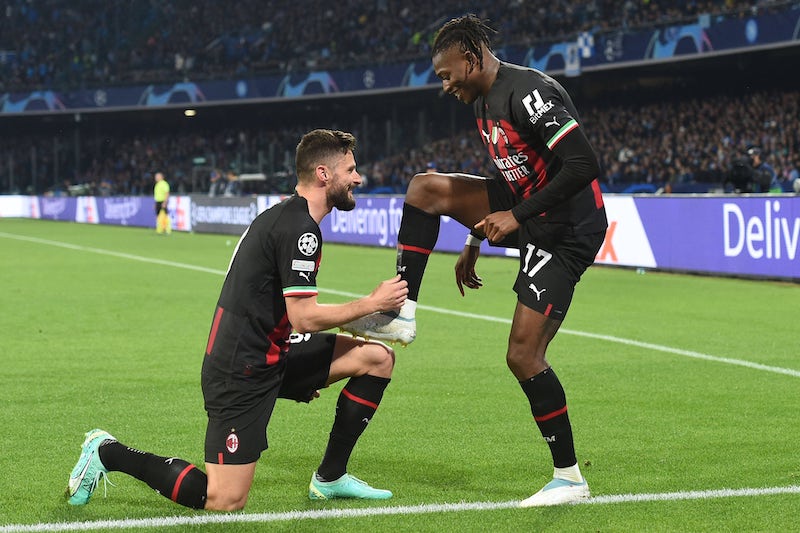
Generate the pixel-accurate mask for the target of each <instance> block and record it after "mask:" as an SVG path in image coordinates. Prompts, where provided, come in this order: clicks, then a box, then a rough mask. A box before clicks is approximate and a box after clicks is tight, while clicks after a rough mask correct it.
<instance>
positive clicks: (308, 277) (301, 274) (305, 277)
mask: <svg viewBox="0 0 800 533" xmlns="http://www.w3.org/2000/svg"><path fill="white" fill-rule="evenodd" d="M297 275H298V276H300V277H301V278H303V279H304V280H306V281H307V282H309V283H311V277H310V276H309V275H308V272H298V273H297Z"/></svg>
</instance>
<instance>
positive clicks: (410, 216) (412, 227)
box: [397, 204, 439, 302]
mask: <svg viewBox="0 0 800 533" xmlns="http://www.w3.org/2000/svg"><path fill="white" fill-rule="evenodd" d="M438 238H439V215H431V214H429V213H426V212H425V211H423V210H421V209H418V208H416V207H414V206H413V205H409V204H403V221H402V222H401V223H400V231H399V232H398V234H397V273H398V274H400V277H401V278H402V279H404V280H406V281H407V282H408V299H409V300H413V301H415V302H416V301H417V298H419V288H420V285H422V276H423V274H425V266H426V265H427V264H428V256H429V255H431V252H432V251H433V247H434V246H436V239H438Z"/></svg>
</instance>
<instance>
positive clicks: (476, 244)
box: [464, 233, 483, 248]
mask: <svg viewBox="0 0 800 533" xmlns="http://www.w3.org/2000/svg"><path fill="white" fill-rule="evenodd" d="M482 242H483V239H479V238H477V237H476V236H475V235H473V234H472V233H468V234H467V242H465V243H464V246H472V247H473V248H480V246H481V243H482Z"/></svg>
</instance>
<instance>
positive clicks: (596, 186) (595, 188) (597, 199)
mask: <svg viewBox="0 0 800 533" xmlns="http://www.w3.org/2000/svg"><path fill="white" fill-rule="evenodd" d="M592 192H593V193H594V205H595V207H597V209H600V208H601V207H603V191H601V190H600V183H599V182H598V181H597V180H596V179H595V180H592Z"/></svg>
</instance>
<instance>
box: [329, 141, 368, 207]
mask: <svg viewBox="0 0 800 533" xmlns="http://www.w3.org/2000/svg"><path fill="white" fill-rule="evenodd" d="M329 168H330V169H331V172H332V173H333V175H332V176H331V179H330V182H329V184H328V205H330V206H331V207H335V208H336V209H338V210H339V211H351V210H352V209H353V208H354V207H355V206H356V199H355V197H354V196H353V189H355V188H356V187H358V186H359V185H361V174H359V173H358V172H356V159H355V157H354V156H353V152H347V154H345V155H343V156H341V157H340V158H339V159H337V160H336V162H335V163H334V164H333V166H330V167H329Z"/></svg>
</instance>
